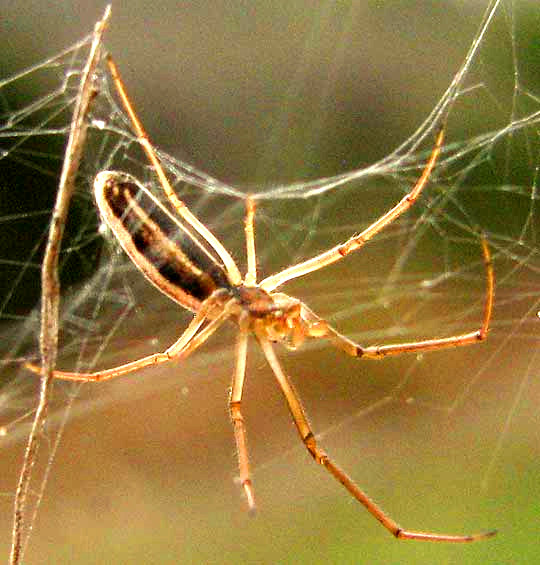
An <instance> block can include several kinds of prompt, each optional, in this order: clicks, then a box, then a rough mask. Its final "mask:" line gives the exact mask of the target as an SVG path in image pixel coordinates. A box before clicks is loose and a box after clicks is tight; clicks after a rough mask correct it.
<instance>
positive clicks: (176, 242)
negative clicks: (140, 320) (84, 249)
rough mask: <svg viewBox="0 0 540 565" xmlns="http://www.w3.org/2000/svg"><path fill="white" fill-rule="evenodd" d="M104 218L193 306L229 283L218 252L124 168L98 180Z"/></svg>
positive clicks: (160, 280)
mask: <svg viewBox="0 0 540 565" xmlns="http://www.w3.org/2000/svg"><path fill="white" fill-rule="evenodd" d="M94 194H95V197H96V202H97V205H98V207H99V211H100V213H101V216H102V218H103V220H104V221H105V222H106V223H107V225H108V226H109V227H110V229H111V230H112V231H113V233H114V234H115V236H116V238H117V239H118V241H119V242H120V245H121V246H122V247H123V249H124V251H125V252H126V253H127V254H128V255H129V257H130V258H131V260H132V261H133V262H134V263H135V265H136V266H137V267H138V268H139V269H140V270H141V271H142V273H143V274H144V275H145V276H146V277H147V278H148V279H149V280H150V281H151V282H152V283H153V284H154V285H155V286H156V287H157V288H158V289H159V290H161V291H162V292H163V293H164V294H166V295H167V296H169V297H170V298H172V299H173V300H174V301H176V302H178V303H179V304H181V305H182V306H185V307H186V308H189V309H190V310H192V311H194V312H195V311H197V310H198V309H199V306H200V303H201V302H202V301H203V300H204V299H206V298H208V297H209V296H210V295H211V294H212V292H213V291H214V290H217V289H218V288H225V289H230V288H231V283H230V282H229V279H228V277H227V272H226V270H225V267H224V266H223V263H222V262H221V260H220V258H219V256H218V255H217V254H216V253H215V252H214V250H213V249H212V247H211V246H210V245H209V244H208V243H207V242H206V241H205V240H204V239H202V237H201V236H200V235H198V234H196V233H195V232H194V230H192V229H191V228H190V226H189V225H188V224H186V223H184V222H183V221H182V220H181V219H179V218H177V217H175V216H174V215H173V214H172V213H171V212H170V211H169V210H168V209H167V208H166V207H165V206H164V205H163V204H162V203H161V202H159V200H158V199H157V198H156V197H155V196H153V194H152V193H151V192H150V191H149V190H148V189H146V188H145V187H144V186H142V185H141V184H140V183H139V182H138V181H137V180H136V179H135V178H134V177H132V176H131V175H128V174H126V173H118V172H114V171H103V172H101V173H99V175H97V177H96V179H95V181H94Z"/></svg>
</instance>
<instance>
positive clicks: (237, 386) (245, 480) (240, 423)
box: [229, 320, 255, 514]
mask: <svg viewBox="0 0 540 565" xmlns="http://www.w3.org/2000/svg"><path fill="white" fill-rule="evenodd" d="M247 341H248V332H247V327H246V323H245V321H243V320H240V331H239V333H238V339H237V342H236V367H235V370H234V375H233V379H232V385H231V392H230V397H229V412H230V416H231V422H232V425H233V430H234V439H235V441H236V452H237V456H238V469H239V473H240V483H241V485H242V488H243V489H244V492H245V494H246V498H247V502H248V507H249V512H250V514H254V513H255V498H254V495H253V486H252V481H251V474H250V471H249V456H248V449H247V435H246V426H245V424H244V417H243V416H242V411H241V405H242V390H243V387H244V377H245V374H246V358H247Z"/></svg>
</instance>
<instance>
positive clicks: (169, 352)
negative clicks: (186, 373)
mask: <svg viewBox="0 0 540 565" xmlns="http://www.w3.org/2000/svg"><path fill="white" fill-rule="evenodd" d="M212 304H213V302H212V301H211V298H209V299H207V301H206V302H205V303H203V306H202V307H201V310H200V311H199V312H198V313H197V314H196V315H195V317H194V318H193V319H192V320H191V322H190V324H189V325H188V327H187V328H186V330H185V331H184V333H183V334H182V335H181V336H180V337H179V338H178V339H177V340H176V341H175V342H174V343H173V344H172V345H171V346H170V347H168V348H167V349H166V350H165V351H163V352H161V353H153V354H152V355H147V356H146V357H141V358H140V359H136V360H135V361H130V362H129V363H124V364H123V365H118V366H116V367H111V368H110V369H103V370H102V371H95V372H93V373H80V372H74V371H53V377H54V378H55V379H61V380H67V381H83V382H102V381H107V380H110V379H113V378H116V377H120V376H122V375H127V374H129V373H133V372H134V371H138V370H139V369H143V368H144V367H149V366H151V365H160V364H162V363H167V362H168V361H171V360H173V359H177V358H180V357H182V358H185V357H187V356H188V355H189V354H191V353H192V352H193V351H194V350H195V349H196V347H198V346H200V345H202V343H204V342H205V341H206V340H207V339H208V338H209V337H210V336H211V335H212V334H213V333H214V332H215V331H216V330H217V329H218V327H219V326H220V325H221V324H222V323H223V322H224V321H225V320H226V319H227V318H228V316H229V313H228V312H227V311H226V310H224V311H223V312H222V313H221V314H220V315H219V316H217V317H216V318H215V319H214V320H212V321H211V322H210V324H208V325H207V326H206V327H205V328H204V329H203V330H202V332H199V334H197V331H198V330H199V328H200V327H201V326H202V324H203V323H204V322H205V320H207V315H208V310H209V309H210V308H211V307H212ZM202 333H204V339H197V338H198V336H199V335H200V334H202ZM194 341H196V347H195V346H193V345H192V344H193V342H194ZM24 366H25V367H26V368H27V369H30V371H32V372H34V373H37V374H39V375H41V374H42V369H41V366H39V365H36V364H34V363H25V364H24Z"/></svg>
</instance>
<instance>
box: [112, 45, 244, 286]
mask: <svg viewBox="0 0 540 565" xmlns="http://www.w3.org/2000/svg"><path fill="white" fill-rule="evenodd" d="M107 65H108V67H109V72H110V73H111V76H112V79H113V82H114V85H115V87H116V90H117V91H118V94H119V96H120V99H121V100H122V104H123V106H124V109H125V110H126V112H127V114H128V116H129V119H130V121H131V125H132V126H133V129H134V130H135V133H136V135H137V141H138V142H139V144H140V145H141V147H142V148H143V150H144V152H145V153H146V156H147V157H148V160H149V161H150V163H151V164H152V167H153V168H154V171H155V172H156V174H157V176H158V177H159V180H160V183H161V187H162V188H163V191H164V192H165V194H166V195H167V197H168V198H169V200H170V202H171V203H172V205H173V206H174V208H175V210H176V211H177V212H178V214H179V215H180V216H181V217H182V218H183V219H184V220H185V221H186V222H187V223H188V224H190V225H191V226H192V227H193V228H194V229H195V230H196V231H197V232H198V233H199V235H201V236H202V237H203V238H204V239H205V240H206V241H207V242H208V243H209V244H210V246H211V247H213V248H214V250H215V251H216V253H217V254H218V255H219V256H220V258H221V260H222V261H223V264H224V265H225V268H226V269H227V273H228V275H229V278H230V280H231V283H232V284H239V283H240V282H241V281H242V276H241V275H240V271H239V270H238V267H237V266H236V263H235V262H234V259H233V258H232V257H231V255H230V254H229V252H228V251H227V250H226V249H225V247H223V245H222V244H221V242H220V241H219V240H218V239H217V238H216V237H215V236H214V234H213V233H212V232H211V231H210V230H209V229H208V228H207V227H206V226H205V225H204V224H203V223H201V221H200V220H199V219H198V218H197V217H196V216H195V215H194V214H193V213H192V212H191V211H190V209H189V208H188V207H187V205H186V204H185V202H183V201H182V200H180V199H179V198H178V196H177V195H176V193H175V192H174V190H173V188H172V186H171V184H170V183H169V179H168V178H167V175H166V174H165V171H164V170H163V167H162V165H161V162H160V160H159V158H158V156H157V154H156V152H155V151H154V148H153V147H152V144H151V143H150V138H149V137H148V134H147V133H146V130H145V129H144V127H143V125H142V123H141V121H140V120H139V118H138V117H137V114H136V112H135V110H134V108H133V106H132V104H131V101H130V99H129V96H128V94H127V90H126V87H125V85H124V82H123V80H122V77H121V76H120V71H119V70H118V67H117V66H116V63H115V62H114V60H113V58H112V56H111V55H110V54H108V55H107Z"/></svg>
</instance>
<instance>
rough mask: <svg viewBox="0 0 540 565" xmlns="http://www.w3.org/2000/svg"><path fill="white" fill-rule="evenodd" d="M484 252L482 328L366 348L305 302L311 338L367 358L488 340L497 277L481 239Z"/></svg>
mask: <svg viewBox="0 0 540 565" xmlns="http://www.w3.org/2000/svg"><path fill="white" fill-rule="evenodd" d="M481 243H482V252H483V256H484V264H485V268H486V299H485V304H484V317H483V320H482V325H481V326H480V328H479V329H477V330H475V331H473V332H468V333H464V334H459V335H454V336H450V337H443V338H435V339H426V340H421V341H413V342H410V343H396V344H390V345H373V346H370V347H363V346H362V345H360V344H358V343H356V342H354V341H352V340H351V339H349V338H348V337H346V336H344V335H342V334H340V333H339V332H337V331H336V330H335V329H334V328H332V327H331V326H330V325H329V324H328V323H327V322H326V321H324V320H322V319H321V318H319V317H318V316H317V315H316V314H315V313H314V312H313V311H312V310H310V309H309V308H307V307H306V306H305V305H303V310H302V315H303V318H304V319H305V320H306V321H307V322H308V324H309V325H310V326H311V327H312V330H311V334H310V335H312V337H324V338H327V339H329V340H330V341H331V342H332V343H333V344H334V345H335V347H337V348H338V349H340V350H342V351H344V352H345V353H347V354H348V355H351V356H352V357H362V358H365V359H382V358H383V357H386V356H388V355H400V354H401V353H414V352H420V351H430V350H435V349H444V348H446V347H459V346H462V345H471V344H474V343H479V342H481V341H483V340H485V339H486V337H487V333H488V329H489V323H490V320H491V312H492V309H493V295H494V287H495V278H494V275H493V265H492V262H491V254H490V252H489V247H488V244H487V242H486V240H485V239H482V240H481Z"/></svg>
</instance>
